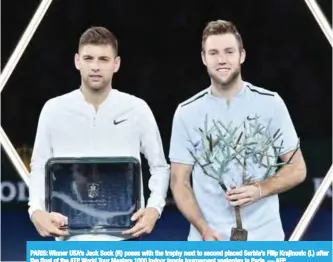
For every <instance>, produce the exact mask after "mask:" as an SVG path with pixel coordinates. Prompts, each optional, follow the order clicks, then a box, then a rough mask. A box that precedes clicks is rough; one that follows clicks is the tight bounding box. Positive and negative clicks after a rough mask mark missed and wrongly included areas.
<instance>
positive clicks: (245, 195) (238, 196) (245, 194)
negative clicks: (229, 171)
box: [227, 191, 250, 201]
mask: <svg viewBox="0 0 333 262" xmlns="http://www.w3.org/2000/svg"><path fill="white" fill-rule="evenodd" d="M248 197H250V196H249V192H247V191H246V192H243V193H240V194H234V195H227V200H229V201H237V200H241V199H244V198H248Z"/></svg>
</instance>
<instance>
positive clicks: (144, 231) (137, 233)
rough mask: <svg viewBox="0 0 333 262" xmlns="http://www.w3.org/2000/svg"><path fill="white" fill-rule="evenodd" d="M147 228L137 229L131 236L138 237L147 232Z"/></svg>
mask: <svg viewBox="0 0 333 262" xmlns="http://www.w3.org/2000/svg"><path fill="white" fill-rule="evenodd" d="M147 231H148V230H147V228H142V229H140V230H139V231H137V232H136V233H134V234H132V236H133V237H139V236H141V235H143V234H145V233H147Z"/></svg>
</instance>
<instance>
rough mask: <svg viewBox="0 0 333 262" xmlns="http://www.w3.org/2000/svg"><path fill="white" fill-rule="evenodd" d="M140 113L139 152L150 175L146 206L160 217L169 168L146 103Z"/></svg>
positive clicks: (152, 116)
mask: <svg viewBox="0 0 333 262" xmlns="http://www.w3.org/2000/svg"><path fill="white" fill-rule="evenodd" d="M140 111H141V114H140V124H141V145H140V151H141V153H142V154H144V156H145V158H146V159H147V161H148V165H149V171H150V174H151V177H150V179H149V182H148V187H149V189H150V192H151V193H150V196H149V198H148V201H147V205H146V206H147V207H154V208H156V210H157V211H158V212H159V214H160V215H161V214H162V211H163V209H164V206H165V204H166V197H167V193H168V189H169V183H170V168H169V165H168V164H167V161H166V158H165V155H164V151H163V144H162V139H161V136H160V132H159V129H158V125H157V123H156V120H155V117H154V115H153V113H152V111H151V109H150V108H149V106H148V105H147V103H146V102H143V106H142V107H141V108H140Z"/></svg>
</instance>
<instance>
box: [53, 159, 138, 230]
mask: <svg viewBox="0 0 333 262" xmlns="http://www.w3.org/2000/svg"><path fill="white" fill-rule="evenodd" d="M140 174H141V168H140V163H139V161H138V160H137V159H135V158H132V157H109V158H53V159H50V160H49V161H48V162H47V164H46V208H47V210H48V211H49V212H58V213H61V214H62V215H64V216H67V217H68V225H67V226H66V228H67V230H68V231H69V233H70V234H76V233H78V234H82V233H83V234H93V233H96V234H101V233H102V234H113V235H119V234H120V232H121V231H123V230H126V229H129V228H131V227H132V226H134V223H135V222H132V221H131V216H132V215H133V214H134V213H135V212H136V211H137V210H138V209H140V196H141V195H140V182H141V175H140Z"/></svg>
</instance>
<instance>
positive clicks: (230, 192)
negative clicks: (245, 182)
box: [227, 186, 247, 195]
mask: <svg viewBox="0 0 333 262" xmlns="http://www.w3.org/2000/svg"><path fill="white" fill-rule="evenodd" d="M246 191H247V186H242V187H235V188H232V189H230V190H228V191H227V195H234V194H241V193H244V192H246Z"/></svg>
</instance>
